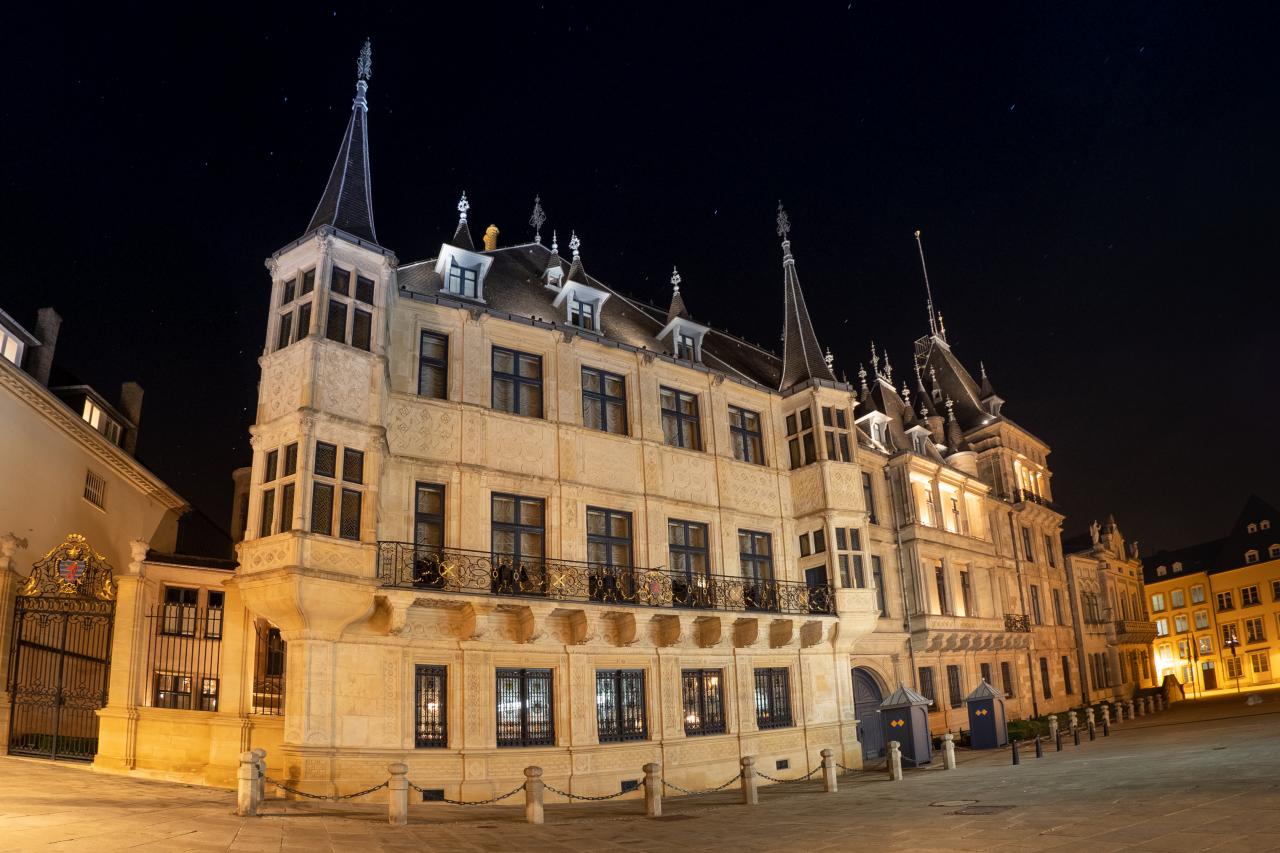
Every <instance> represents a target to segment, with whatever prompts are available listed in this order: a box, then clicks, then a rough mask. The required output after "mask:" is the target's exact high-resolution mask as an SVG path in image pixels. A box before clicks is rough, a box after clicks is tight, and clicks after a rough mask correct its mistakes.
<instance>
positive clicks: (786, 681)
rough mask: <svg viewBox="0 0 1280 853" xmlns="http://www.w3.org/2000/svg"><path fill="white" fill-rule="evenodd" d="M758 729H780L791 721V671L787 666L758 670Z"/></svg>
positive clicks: (789, 724)
mask: <svg viewBox="0 0 1280 853" xmlns="http://www.w3.org/2000/svg"><path fill="white" fill-rule="evenodd" d="M755 675H756V727H757V728H761V729H778V728H783V727H785V726H791V725H794V723H793V722H792V721H791V671H790V670H789V669H787V668H786V667H785V666H780V667H770V668H769V669H757V670H756V673H755Z"/></svg>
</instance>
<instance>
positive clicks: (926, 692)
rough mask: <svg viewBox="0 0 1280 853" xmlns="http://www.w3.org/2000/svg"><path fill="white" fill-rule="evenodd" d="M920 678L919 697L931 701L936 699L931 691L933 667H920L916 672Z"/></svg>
mask: <svg viewBox="0 0 1280 853" xmlns="http://www.w3.org/2000/svg"><path fill="white" fill-rule="evenodd" d="M917 673H918V674H919V676H920V695H921V696H923V697H924V698H926V699H929V700H931V701H933V700H936V699H937V698H938V697H937V696H936V695H935V693H934V691H933V667H931V666H922V667H920V668H919V669H918V670H917Z"/></svg>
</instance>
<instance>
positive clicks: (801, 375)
mask: <svg viewBox="0 0 1280 853" xmlns="http://www.w3.org/2000/svg"><path fill="white" fill-rule="evenodd" d="M778 236H779V237H781V238H782V279H783V292H784V293H783V303H782V304H783V316H784V319H783V324H782V381H781V382H780V383H779V385H778V388H779V390H783V391H785V390H786V389H788V388H790V387H792V386H793V385H798V384H799V383H801V382H803V381H805V380H806V379H825V380H827V381H828V382H834V381H835V379H836V378H835V375H834V374H833V373H832V372H831V368H830V367H829V366H828V365H827V363H826V362H825V361H824V360H823V357H822V347H821V346H820V345H819V344H818V336H817V335H816V334H815V333H814V331H813V321H812V320H810V319H809V309H808V308H807V307H806V306H805V304H804V293H803V292H801V290H800V278H799V276H798V275H797V274H796V260H795V258H794V257H792V255H791V219H790V218H789V217H788V216H787V211H786V210H785V209H783V207H782V202H781V201H779V202H778Z"/></svg>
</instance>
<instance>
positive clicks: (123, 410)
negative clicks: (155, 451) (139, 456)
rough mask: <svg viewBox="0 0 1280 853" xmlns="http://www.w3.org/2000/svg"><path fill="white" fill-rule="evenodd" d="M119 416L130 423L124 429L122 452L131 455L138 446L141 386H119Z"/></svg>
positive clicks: (130, 384) (135, 384)
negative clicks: (130, 423) (130, 424)
mask: <svg viewBox="0 0 1280 853" xmlns="http://www.w3.org/2000/svg"><path fill="white" fill-rule="evenodd" d="M120 414H122V415H124V416H125V417H126V418H128V419H129V420H130V421H131V422H132V426H126V427H125V429H124V442H123V445H124V450H125V452H126V453H128V454H130V455H132V454H133V451H134V448H136V447H137V446H138V425H139V424H140V423H141V422H142V386H141V385H139V384H138V383H137V382H125V383H123V384H121V386H120Z"/></svg>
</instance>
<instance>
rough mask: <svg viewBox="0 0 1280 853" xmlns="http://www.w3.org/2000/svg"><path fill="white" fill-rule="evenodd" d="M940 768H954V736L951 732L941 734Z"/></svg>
mask: <svg viewBox="0 0 1280 853" xmlns="http://www.w3.org/2000/svg"><path fill="white" fill-rule="evenodd" d="M942 769H943V770H955V769H956V736H955V735H953V734H952V733H951V732H945V733H944V734H943V735H942Z"/></svg>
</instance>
